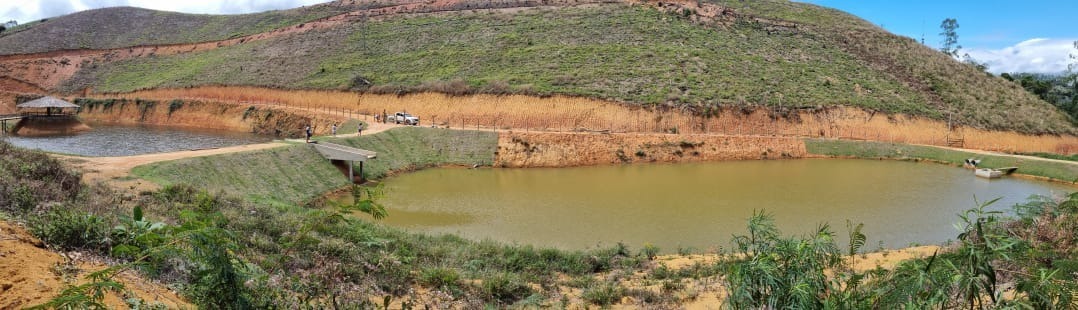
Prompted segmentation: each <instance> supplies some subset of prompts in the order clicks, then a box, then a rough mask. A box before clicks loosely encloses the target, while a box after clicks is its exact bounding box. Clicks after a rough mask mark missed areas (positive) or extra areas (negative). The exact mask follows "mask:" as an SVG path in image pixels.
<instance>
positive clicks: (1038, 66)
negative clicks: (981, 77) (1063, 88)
mask: <svg viewBox="0 0 1078 310" xmlns="http://www.w3.org/2000/svg"><path fill="white" fill-rule="evenodd" d="M959 53H969V55H970V56H971V57H973V58H974V59H976V60H977V61H978V62H983V63H987V64H988V69H989V71H992V72H993V73H997V74H998V73H1003V72H1028V73H1060V72H1063V71H1066V70H1067V64H1069V63H1072V60H1071V59H1070V57H1068V56H1069V55H1070V54H1078V50H1075V48H1074V39H1045V38H1035V39H1029V40H1026V41H1022V42H1019V43H1018V44H1015V45H1013V46H1008V47H1004V48H1001V49H977V48H969V49H964V50H962V51H960V52H959Z"/></svg>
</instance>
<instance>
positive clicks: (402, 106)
mask: <svg viewBox="0 0 1078 310" xmlns="http://www.w3.org/2000/svg"><path fill="white" fill-rule="evenodd" d="M102 96H108V97H121V98H153V99H157V100H171V99H173V98H187V99H203V100H220V101H226V102H260V103H263V104H280V105H287V106H293V107H301V108H321V109H331V110H332V109H337V110H342V111H354V112H359V113H363V114H368V115H371V114H374V113H381V112H383V111H385V112H388V113H393V112H396V111H408V112H411V113H412V114H415V115H418V116H420V118H422V121H423V123H424V124H437V125H441V126H451V127H455V128H471V129H474V128H488V129H489V128H499V129H516V130H525V129H528V130H540V131H578V130H590V131H599V130H607V131H611V132H635V133H680V134H719V135H739V136H740V135H749V136H764V135H766V136H793V137H817V138H840V139H854V140H872V141H884V142H895V143H907V144H926V145H936V146H948V145H950V146H954V147H961V148H967V149H979V150H988V151H1000V152H1050V153H1059V154H1073V153H1078V137H1075V136H1070V135H1063V136H1055V135H1024V134H1019V133H1017V132H1011V131H986V130H980V129H975V128H969V127H961V126H959V127H955V128H953V130H952V129H951V126H948V124H947V123H946V122H943V121H937V120H932V119H927V118H922V117H915V116H909V115H901V114H895V115H888V114H884V113H876V112H871V111H865V110H861V109H857V108H852V107H834V108H820V109H806V110H790V111H785V112H777V111H774V110H770V109H754V108H726V109H723V110H719V111H716V112H715V113H714V114H713V115H712V116H710V117H704V116H699V115H694V114H692V113H689V112H683V111H678V110H668V109H661V108H659V109H646V108H640V107H636V106H628V105H624V104H620V103H616V102H609V101H602V100H595V99H588V98H574V97H564V96H552V97H548V98H539V97H533V96H523V95H507V96H495V95H467V96H450V95H444V94H435V93H421V94H412V95H405V96H397V95H376V94H358V93H354V92H340V91H304V90H280V89H267V88H257V87H197V88H184V89H157V90H147V91H139V92H134V93H126V94H112V95H102Z"/></svg>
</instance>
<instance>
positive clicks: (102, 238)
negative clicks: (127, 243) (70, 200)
mask: <svg viewBox="0 0 1078 310" xmlns="http://www.w3.org/2000/svg"><path fill="white" fill-rule="evenodd" d="M29 228H30V232H31V233H33V234H34V235H35V236H37V237H38V238H40V239H41V241H44V242H45V243H46V244H48V245H49V246H52V247H57V248H60V249H64V250H105V249H108V248H109V244H110V243H111V240H110V239H109V230H110V225H109V223H107V222H106V221H105V220H104V219H102V218H100V217H98V216H96V215H93V214H89V213H86V212H83V211H79V210H71V209H66V208H63V207H55V208H52V209H51V210H49V211H48V212H46V213H45V214H43V215H41V216H38V217H33V218H31V219H30V223H29Z"/></svg>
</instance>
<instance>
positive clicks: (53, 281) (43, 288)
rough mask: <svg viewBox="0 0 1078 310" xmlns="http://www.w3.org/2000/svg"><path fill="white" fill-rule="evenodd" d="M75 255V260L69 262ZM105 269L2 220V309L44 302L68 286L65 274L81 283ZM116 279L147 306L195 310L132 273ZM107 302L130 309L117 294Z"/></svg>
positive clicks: (111, 305) (112, 305)
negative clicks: (47, 245)
mask: <svg viewBox="0 0 1078 310" xmlns="http://www.w3.org/2000/svg"><path fill="white" fill-rule="evenodd" d="M72 256H74V257H76V258H74V259H69V258H70V257H72ZM102 268H104V266H103V265H102V264H99V263H93V262H89V261H86V260H84V259H79V258H78V254H77V253H73V254H71V255H69V256H68V258H65V257H64V256H62V255H60V254H59V253H56V252H52V251H49V250H47V249H45V245H44V244H43V243H42V242H41V241H40V240H38V239H37V238H34V237H33V236H31V235H30V233H29V232H27V231H26V230H25V229H23V228H22V227H19V226H17V225H15V224H13V223H10V222H5V221H0V309H19V308H25V307H29V306H33V305H38V304H42V303H45V302H47V301H49V300H50V299H52V298H53V297H55V296H56V295H57V294H58V293H59V292H60V291H61V290H62V289H63V288H64V285H65V284H67V282H65V279H64V278H65V277H64V276H65V275H68V276H71V278H74V279H77V280H76V284H80V283H84V282H85V281H86V279H85V276H86V274H87V273H89V272H91V271H96V270H100V269H102ZM116 280H118V282H120V283H123V285H124V287H125V289H127V290H128V291H130V293H132V294H134V295H135V296H138V297H139V298H142V299H143V300H144V301H146V303H147V304H153V303H161V304H163V305H165V306H166V307H168V308H170V309H175V308H181V307H186V308H193V306H192V305H190V304H188V303H187V302H185V301H184V300H183V299H182V298H180V297H179V296H177V295H176V293H174V292H172V291H169V290H168V289H166V288H164V287H162V286H161V285H158V284H155V283H151V282H148V281H146V280H144V279H141V278H139V277H138V276H136V275H134V274H132V273H131V272H124V273H121V274H120V275H119V276H117V279H116ZM105 303H106V304H107V305H108V306H109V308H114V309H126V308H128V306H127V304H126V303H124V302H123V298H121V296H120V295H119V294H117V293H110V294H109V295H108V296H106V298H105Z"/></svg>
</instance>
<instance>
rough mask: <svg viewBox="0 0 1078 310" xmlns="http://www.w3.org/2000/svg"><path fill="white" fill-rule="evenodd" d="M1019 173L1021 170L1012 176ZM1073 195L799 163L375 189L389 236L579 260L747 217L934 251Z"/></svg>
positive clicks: (687, 238) (514, 174) (941, 169)
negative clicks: (394, 231)
mask: <svg viewBox="0 0 1078 310" xmlns="http://www.w3.org/2000/svg"><path fill="white" fill-rule="evenodd" d="M1019 171H1020V170H1019ZM1071 191H1073V188H1071V187H1069V186H1066V185H1062V184H1054V183H1048V182H1040V181H1033V180H1026V179H1020V178H1013V177H1005V178H1003V179H996V180H986V179H981V178H976V177H974V176H973V173H972V172H971V171H970V170H965V169H962V168H957V167H952V166H946V165H938V164H926V163H915V162H903V161H879V160H838V159H802V160H772V161H735V162H718V163H693V164H656V165H624V166H603V167H582V168H551V169H547V168H543V169H463V168H441V169H430V170H424V171H419V172H416V173H410V174H405V175H401V176H398V177H394V178H392V179H389V180H387V181H386V182H385V193H386V198H385V199H384V201H383V202H384V204H385V205H386V206H387V209H388V211H389V217H388V218H386V219H385V220H383V222H384V223H385V224H387V225H390V226H395V227H400V228H404V229H406V230H409V231H414V232H424V233H430V234H443V233H453V234H458V235H461V236H463V237H465V238H471V239H477V240H481V239H493V240H496V241H502V242H507V243H519V244H531V245H536V246H552V247H557V248H563V249H585V248H591V247H596V246H611V245H613V244H615V243H617V242H623V243H625V244H627V245H629V246H630V247H632V248H633V249H639V248H640V247H641V246H642V245H644V244H653V245H656V246H658V247H660V248H661V249H662V250H663V252H674V251H675V250H677V249H678V248H692V249H695V250H698V251H706V250H711V249H715V248H717V247H727V248H728V247H729V245H730V244H731V243H730V239H731V236H732V235H734V234H745V232H746V228H745V227H746V223H747V218H748V217H749V216H751V215H752V214H753V212H754V210H764V211H766V212H767V213H770V214H772V215H773V216H774V218H775V221H776V223H777V224H778V226H779V228H780V229H781V230H782V232H783V234H784V235H803V234H807V233H810V232H812V231H814V230H815V228H816V227H817V226H818V225H820V224H822V223H829V224H830V225H831V227H832V228H833V230H834V231H835V232H836V234H837V235H839V236H840V237H839V238H838V239H839V240H840V243H841V244H845V242H846V241H845V238H844V236H845V235H846V220H850V221H852V222H854V223H864V224H865V228H864V233H865V234H867V235H868V237H869V242H868V243H867V245H866V250H874V249H876V248H877V247H885V248H899V247H905V246H909V245H912V244H940V243H944V242H946V241H947V240H951V239H953V238H954V237H955V236H956V235H957V231H956V229H955V228H954V225H953V223H955V222H957V221H958V216H957V214H958V213H960V212H962V211H964V210H967V209H970V208H973V207H975V206H976V204H975V200H974V199H975V198H976V199H977V200H980V201H987V200H990V199H994V198H997V197H1002V199H1001V200H1000V201H999V202H997V203H995V204H994V205H992V208H994V209H997V210H1003V209H1009V208H1010V206H1012V205H1014V204H1015V203H1018V202H1022V201H1024V200H1025V199H1026V198H1027V197H1029V196H1030V195H1033V194H1042V195H1049V194H1053V193H1055V194H1062V193H1066V192H1071Z"/></svg>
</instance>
